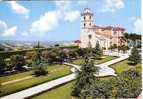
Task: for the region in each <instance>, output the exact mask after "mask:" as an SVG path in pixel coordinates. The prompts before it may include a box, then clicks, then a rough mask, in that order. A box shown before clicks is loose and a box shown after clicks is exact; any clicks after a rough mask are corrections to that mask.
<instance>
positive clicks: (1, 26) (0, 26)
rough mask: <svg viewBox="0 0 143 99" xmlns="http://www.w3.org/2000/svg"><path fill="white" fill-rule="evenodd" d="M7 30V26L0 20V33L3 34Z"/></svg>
mask: <svg viewBox="0 0 143 99" xmlns="http://www.w3.org/2000/svg"><path fill="white" fill-rule="evenodd" d="M6 29H7V24H6V23H5V22H4V21H1V20H0V33H3V31H5V30H6Z"/></svg>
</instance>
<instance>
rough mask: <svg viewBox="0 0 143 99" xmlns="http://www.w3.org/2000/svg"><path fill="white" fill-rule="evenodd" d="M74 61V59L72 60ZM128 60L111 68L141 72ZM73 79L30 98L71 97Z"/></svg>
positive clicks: (68, 98) (107, 78)
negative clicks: (129, 63)
mask: <svg viewBox="0 0 143 99" xmlns="http://www.w3.org/2000/svg"><path fill="white" fill-rule="evenodd" d="M78 61H79V60H76V62H78ZM74 62H75V61H74ZM78 63H82V61H79V62H78ZM127 63H128V61H127V60H124V61H121V62H119V63H116V64H114V65H111V67H112V68H113V69H115V71H116V72H117V73H121V72H123V71H126V70H128V69H131V68H132V69H138V71H139V72H141V64H137V65H135V66H130V65H128V64H127ZM113 78H114V77H113V76H108V77H101V78H100V79H101V80H109V81H110V80H111V79H113ZM74 82H75V81H72V82H69V83H66V84H64V85H61V86H58V87H56V88H54V89H51V90H49V91H46V92H43V93H40V94H38V95H36V96H34V97H32V99H72V97H71V95H70V94H71V91H72V86H73V84H74Z"/></svg>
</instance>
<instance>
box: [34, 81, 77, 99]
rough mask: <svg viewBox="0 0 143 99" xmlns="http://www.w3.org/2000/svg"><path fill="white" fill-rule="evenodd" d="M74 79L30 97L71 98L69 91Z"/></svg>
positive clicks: (41, 98)
mask: <svg viewBox="0 0 143 99" xmlns="http://www.w3.org/2000/svg"><path fill="white" fill-rule="evenodd" d="M74 82H75V81H71V82H69V83H66V84H64V85H62V86H59V87H56V88H54V89H51V90H49V91H46V92H43V93H41V94H39V95H36V96H34V97H32V99H72V97H71V95H70V94H71V91H72V86H73V84H74Z"/></svg>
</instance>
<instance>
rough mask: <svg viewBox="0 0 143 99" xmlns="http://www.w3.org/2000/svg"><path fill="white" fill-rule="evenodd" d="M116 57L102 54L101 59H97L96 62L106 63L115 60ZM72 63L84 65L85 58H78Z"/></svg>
mask: <svg viewBox="0 0 143 99" xmlns="http://www.w3.org/2000/svg"><path fill="white" fill-rule="evenodd" d="M115 58H116V57H113V56H102V58H101V59H100V60H96V61H95V64H101V63H105V62H107V61H110V60H113V59H115ZM72 63H73V64H76V65H83V64H84V59H77V60H74V61H73V62H72Z"/></svg>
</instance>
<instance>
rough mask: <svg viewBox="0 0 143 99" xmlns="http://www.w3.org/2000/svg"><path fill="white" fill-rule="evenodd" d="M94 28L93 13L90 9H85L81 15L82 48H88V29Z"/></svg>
mask: <svg viewBox="0 0 143 99" xmlns="http://www.w3.org/2000/svg"><path fill="white" fill-rule="evenodd" d="M92 26H93V13H92V12H91V10H90V8H84V11H83V12H82V13H81V26H80V28H81V29H80V40H81V47H82V48H86V47H88V43H89V35H88V29H89V28H92ZM91 38H92V36H91Z"/></svg>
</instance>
